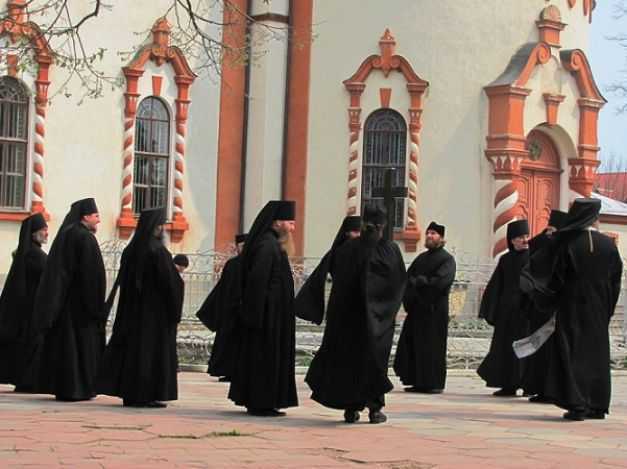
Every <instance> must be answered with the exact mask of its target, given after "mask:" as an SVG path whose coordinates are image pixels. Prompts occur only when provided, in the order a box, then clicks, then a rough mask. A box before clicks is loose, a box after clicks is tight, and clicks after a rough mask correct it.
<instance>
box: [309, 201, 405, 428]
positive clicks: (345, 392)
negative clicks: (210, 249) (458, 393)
mask: <svg viewBox="0 0 627 469" xmlns="http://www.w3.org/2000/svg"><path fill="white" fill-rule="evenodd" d="M385 224H386V214H385V212H383V211H382V210H381V209H378V208H375V207H366V208H365V210H364V213H363V228H362V231H361V236H360V237H359V238H356V239H351V240H348V241H346V242H344V243H343V244H342V245H341V246H340V247H339V248H338V249H337V250H336V251H335V252H334V253H333V256H332V259H331V264H330V267H329V273H330V274H331V277H332V279H333V286H332V287H331V295H330V298H329V304H328V308H327V314H326V318H327V319H326V327H325V330H324V336H323V338H322V344H321V345H320V349H319V350H318V352H317V353H316V354H315V356H314V358H313V361H312V362H311V365H310V366H309V371H308V372H307V376H306V377H305V381H306V382H307V384H308V385H309V387H310V388H311V391H312V394H311V398H312V399H313V400H314V401H316V402H318V403H320V404H322V405H323V406H325V407H330V408H332V409H340V410H344V420H345V421H346V422H347V423H354V422H356V421H357V420H359V412H360V411H361V410H363V409H364V408H366V407H368V410H369V420H370V422H371V423H382V422H385V421H386V420H387V417H386V416H385V414H383V412H381V409H382V408H383V406H384V405H385V397H384V396H385V394H386V393H388V392H389V391H391V390H392V388H393V385H392V383H391V381H390V380H389V378H388V366H389V358H390V352H391V349H392V341H393V339H394V328H395V320H396V315H397V313H398V310H399V307H400V305H401V301H402V298H403V291H404V289H405V280H406V276H405V263H404V261H403V257H402V256H401V253H400V250H399V248H398V246H397V245H396V243H394V242H392V241H387V240H385V239H383V237H382V236H383V228H384V226H385Z"/></svg>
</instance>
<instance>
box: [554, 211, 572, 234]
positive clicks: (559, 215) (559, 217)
mask: <svg viewBox="0 0 627 469" xmlns="http://www.w3.org/2000/svg"><path fill="white" fill-rule="evenodd" d="M567 216H568V214H567V213H566V212H562V211H561V210H551V216H550V217H549V226H552V227H553V228H557V229H558V230H559V229H560V228H561V227H562V226H564V223H565V222H566V217H567Z"/></svg>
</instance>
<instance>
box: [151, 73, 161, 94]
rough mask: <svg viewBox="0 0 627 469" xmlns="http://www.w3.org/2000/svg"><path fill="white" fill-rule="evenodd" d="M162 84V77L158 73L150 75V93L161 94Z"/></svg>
mask: <svg viewBox="0 0 627 469" xmlns="http://www.w3.org/2000/svg"><path fill="white" fill-rule="evenodd" d="M162 85H163V77H160V76H159V75H153V77H152V94H153V95H155V96H161V86H162Z"/></svg>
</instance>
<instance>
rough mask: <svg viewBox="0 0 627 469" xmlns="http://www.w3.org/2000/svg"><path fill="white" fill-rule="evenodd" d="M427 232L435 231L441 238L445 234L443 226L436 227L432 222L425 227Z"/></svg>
mask: <svg viewBox="0 0 627 469" xmlns="http://www.w3.org/2000/svg"><path fill="white" fill-rule="evenodd" d="M429 230H431V231H435V232H436V233H437V234H439V235H440V236H441V237H442V238H444V233H445V232H446V227H445V226H444V225H438V224H437V223H436V222H434V221H432V222H431V223H429V226H427V231H429Z"/></svg>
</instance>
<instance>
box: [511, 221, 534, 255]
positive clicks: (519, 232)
mask: <svg viewBox="0 0 627 469" xmlns="http://www.w3.org/2000/svg"><path fill="white" fill-rule="evenodd" d="M528 234H529V222H528V221H527V220H516V221H513V222H511V223H509V224H508V225H507V246H508V247H509V250H510V251H513V250H514V245H513V244H512V240H513V239H514V238H518V237H519V236H523V235H528Z"/></svg>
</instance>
